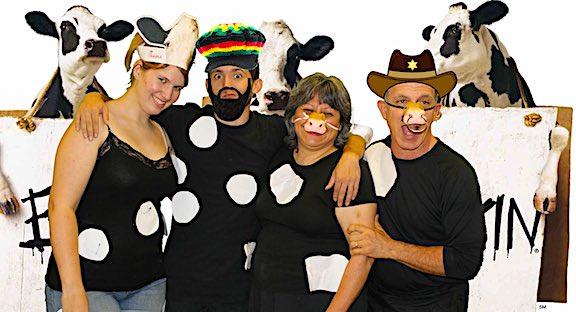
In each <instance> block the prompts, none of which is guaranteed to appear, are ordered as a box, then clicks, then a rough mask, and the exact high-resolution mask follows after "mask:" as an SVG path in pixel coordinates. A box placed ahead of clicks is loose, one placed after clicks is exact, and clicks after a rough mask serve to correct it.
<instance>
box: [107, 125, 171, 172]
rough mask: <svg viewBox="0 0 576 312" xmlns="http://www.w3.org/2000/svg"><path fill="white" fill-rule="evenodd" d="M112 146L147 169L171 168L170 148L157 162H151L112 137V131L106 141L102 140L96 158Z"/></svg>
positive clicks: (126, 144) (115, 137) (114, 136)
mask: <svg viewBox="0 0 576 312" xmlns="http://www.w3.org/2000/svg"><path fill="white" fill-rule="evenodd" d="M112 144H113V145H114V146H116V147H117V148H119V149H120V150H121V151H122V152H124V153H125V154H126V155H128V156H131V157H134V158H136V159H138V160H139V161H141V162H142V163H143V164H145V165H146V166H148V167H151V168H154V169H166V168H169V167H171V166H172V159H171V158H170V147H168V152H167V153H166V155H165V156H164V157H162V158H160V159H158V160H152V159H150V158H148V157H146V156H144V155H143V154H142V153H140V152H139V151H137V150H135V149H134V148H133V147H132V146H130V145H128V143H126V142H124V141H122V140H120V139H119V138H118V137H117V136H116V135H114V133H112V131H108V137H107V138H106V140H104V143H103V144H102V146H100V148H99V149H98V157H102V156H104V155H105V154H106V153H107V152H108V151H109V150H110V148H111V147H112Z"/></svg>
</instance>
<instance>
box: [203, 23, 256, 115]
mask: <svg viewBox="0 0 576 312" xmlns="http://www.w3.org/2000/svg"><path fill="white" fill-rule="evenodd" d="M265 41H266V39H265V38H264V35H262V33H261V32H259V31H258V30H256V29H254V28H253V27H250V26H247V25H244V24H238V23H236V24H220V25H218V26H216V27H214V28H212V29H211V30H210V31H209V32H207V33H205V34H204V35H202V36H201V37H200V38H199V40H198V41H197V42H196V47H197V49H198V52H200V53H201V54H202V55H203V56H205V57H206V58H207V59H208V65H207V66H206V69H205V71H206V73H208V79H207V80H206V88H207V89H208V94H209V96H210V100H211V101H212V105H213V106H214V113H215V116H216V118H218V119H219V120H224V121H237V122H238V123H243V122H245V121H246V120H247V119H246V118H247V117H248V115H249V105H250V102H251V101H250V100H251V98H252V94H256V93H257V92H258V91H260V88H262V80H261V79H260V78H259V77H258V76H259V71H258V54H259V52H260V49H261V48H262V46H263V45H264V42H265ZM241 117H242V118H241Z"/></svg>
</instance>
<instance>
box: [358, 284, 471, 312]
mask: <svg viewBox="0 0 576 312" xmlns="http://www.w3.org/2000/svg"><path fill="white" fill-rule="evenodd" d="M467 310H468V283H464V284H461V285H456V286H454V287H452V288H450V289H449V291H448V292H444V293H439V294H438V296H435V297H434V299H433V300H428V299H427V300H421V299H420V298H418V297H416V296H410V297H409V298H399V297H395V296H386V295H382V294H378V296H377V297H376V296H374V295H373V294H369V296H368V311H370V312H466V311H467Z"/></svg>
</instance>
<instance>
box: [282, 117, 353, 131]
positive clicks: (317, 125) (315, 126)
mask: <svg viewBox="0 0 576 312" xmlns="http://www.w3.org/2000/svg"><path fill="white" fill-rule="evenodd" d="M302 114H303V115H304V116H302V117H298V118H294V117H292V123H296V122H298V121H300V120H305V121H306V124H305V125H304V130H306V131H309V132H315V133H318V134H324V133H326V127H330V128H332V129H333V130H336V131H340V130H341V129H342V127H341V126H338V127H336V126H335V125H333V124H331V123H329V122H327V121H326V115H324V114H323V113H317V112H313V113H311V114H310V115H308V114H306V112H302Z"/></svg>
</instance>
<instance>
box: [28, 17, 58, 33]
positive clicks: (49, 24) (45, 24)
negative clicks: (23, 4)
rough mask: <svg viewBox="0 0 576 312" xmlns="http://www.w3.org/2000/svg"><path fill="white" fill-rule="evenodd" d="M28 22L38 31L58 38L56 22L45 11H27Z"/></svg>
mask: <svg viewBox="0 0 576 312" xmlns="http://www.w3.org/2000/svg"><path fill="white" fill-rule="evenodd" d="M25 18H26V23H28V25H30V27H31V28H32V29H33V30H34V31H35V32H37V33H39V34H41V35H45V36H50V37H54V38H58V31H57V30H56V24H55V23H54V22H53V21H52V20H51V19H50V18H49V17H48V15H46V13H44V12H39V11H32V12H28V13H26V16H25Z"/></svg>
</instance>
